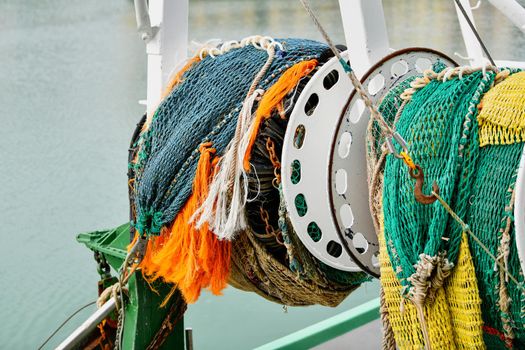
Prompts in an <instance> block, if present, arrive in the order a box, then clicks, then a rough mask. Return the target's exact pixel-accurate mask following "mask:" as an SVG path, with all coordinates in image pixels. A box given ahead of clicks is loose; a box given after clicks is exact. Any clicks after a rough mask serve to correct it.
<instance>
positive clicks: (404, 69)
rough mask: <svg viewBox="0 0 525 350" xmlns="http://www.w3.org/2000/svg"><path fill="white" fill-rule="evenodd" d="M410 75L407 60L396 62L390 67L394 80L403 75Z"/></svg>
mask: <svg viewBox="0 0 525 350" xmlns="http://www.w3.org/2000/svg"><path fill="white" fill-rule="evenodd" d="M407 73H408V63H407V61H405V60H399V61H397V62H394V64H393V65H392V67H390V74H392V76H393V77H394V78H398V77H402V76H403V75H405V74H407Z"/></svg>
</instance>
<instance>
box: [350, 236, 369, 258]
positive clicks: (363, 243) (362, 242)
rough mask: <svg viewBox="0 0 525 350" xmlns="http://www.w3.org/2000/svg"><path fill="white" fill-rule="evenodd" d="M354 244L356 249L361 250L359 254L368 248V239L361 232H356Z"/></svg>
mask: <svg viewBox="0 0 525 350" xmlns="http://www.w3.org/2000/svg"><path fill="white" fill-rule="evenodd" d="M352 244H353V245H354V247H355V249H356V250H357V251H358V252H359V254H364V253H366V251H367V250H368V241H367V240H366V238H365V236H363V234H362V233H361V232H357V233H356V234H354V238H353V239H352Z"/></svg>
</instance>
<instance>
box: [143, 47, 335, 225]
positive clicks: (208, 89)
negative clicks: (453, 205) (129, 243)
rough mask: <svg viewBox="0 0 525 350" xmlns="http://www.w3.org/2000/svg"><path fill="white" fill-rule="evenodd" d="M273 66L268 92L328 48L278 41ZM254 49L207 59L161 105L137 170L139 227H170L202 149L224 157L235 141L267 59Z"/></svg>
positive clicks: (266, 78)
mask: <svg viewBox="0 0 525 350" xmlns="http://www.w3.org/2000/svg"><path fill="white" fill-rule="evenodd" d="M278 41H279V42H280V43H281V44H282V45H283V47H284V51H277V52H276V57H275V59H274V60H273V63H272V65H271V67H270V69H269V70H268V72H267V73H266V75H265V76H264V78H263V79H262V80H261V83H260V84H259V86H258V88H262V89H267V88H268V87H270V86H271V85H272V84H273V83H275V82H276V81H277V79H278V78H279V77H280V76H281V74H282V73H283V72H284V71H286V69H288V68H289V67H291V66H293V65H294V64H296V63H298V62H301V61H305V60H310V59H314V58H319V57H320V56H321V55H322V54H323V52H326V49H327V46H326V45H325V44H322V43H319V42H316V41H311V40H303V39H282V40H278ZM267 57H268V56H267V53H266V51H264V50H259V49H256V48H254V47H253V46H247V47H245V48H241V49H234V50H232V51H230V52H228V53H225V54H223V55H221V56H217V57H215V58H212V57H206V58H205V59H204V60H202V61H201V62H199V63H197V64H196V65H195V66H194V67H193V68H191V69H190V70H189V71H188V72H186V73H185V75H184V81H183V82H182V83H181V84H179V85H178V86H177V87H175V89H174V90H173V91H172V92H171V93H170V95H169V96H168V97H167V98H166V99H165V100H164V101H162V103H161V104H160V106H159V107H158V109H157V111H156V112H155V115H154V118H153V122H152V125H151V127H150V128H149V130H148V131H147V132H145V133H144V134H143V135H141V139H140V140H139V142H142V143H143V146H142V150H141V152H139V161H138V163H137V164H135V165H133V166H134V167H136V174H137V176H136V182H135V198H134V200H135V203H136V213H137V215H136V217H137V222H136V227H137V229H138V230H139V232H141V233H148V234H157V233H159V231H160V228H161V227H162V226H164V225H166V224H168V223H170V222H171V221H172V220H173V219H174V218H175V216H176V215H177V213H178V212H179V210H180V209H181V207H182V206H183V204H184V203H185V202H186V200H187V199H188V197H189V195H190V194H191V188H192V182H193V177H194V175H195V171H196V167H197V162H198V158H199V151H198V147H199V145H200V144H201V143H203V142H207V141H211V142H212V143H213V147H215V148H216V149H217V152H218V154H219V155H220V154H222V153H223V152H224V150H225V148H226V146H227V145H228V143H229V142H230V140H231V138H232V137H233V134H234V131H235V126H236V122H237V117H238V114H239V112H240V110H241V106H242V102H243V100H244V98H245V95H246V93H247V91H248V89H249V87H250V85H251V83H252V81H253V79H254V77H255V75H256V74H257V73H258V72H259V70H260V69H261V68H262V66H263V65H264V63H265V62H266V60H267Z"/></svg>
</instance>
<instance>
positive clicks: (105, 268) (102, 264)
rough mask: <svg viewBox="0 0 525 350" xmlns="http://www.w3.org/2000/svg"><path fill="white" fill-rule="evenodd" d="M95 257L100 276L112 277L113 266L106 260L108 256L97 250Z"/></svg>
mask: <svg viewBox="0 0 525 350" xmlns="http://www.w3.org/2000/svg"><path fill="white" fill-rule="evenodd" d="M94 257H95V261H96V262H97V272H98V274H99V275H100V278H101V279H102V280H104V279H107V278H111V267H110V266H109V264H108V262H107V261H106V257H105V256H104V254H101V253H100V252H98V251H95V254H94Z"/></svg>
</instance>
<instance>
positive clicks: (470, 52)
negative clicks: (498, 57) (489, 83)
mask: <svg viewBox="0 0 525 350" xmlns="http://www.w3.org/2000/svg"><path fill="white" fill-rule="evenodd" d="M460 2H461V5H462V6H463V8H464V9H465V12H466V13H467V15H468V17H469V18H470V21H471V22H472V24H474V26H476V23H475V22H474V16H473V15H472V7H471V6H470V1H469V0H460ZM454 6H455V7H456V13H457V16H458V20H459V26H460V28H461V34H462V35H463V42H464V43H465V48H466V49H467V56H468V58H469V60H470V65H472V66H481V65H484V64H486V63H487V61H486V59H485V58H484V56H483V49H482V48H481V45H480V44H479V42H478V39H477V38H476V36H475V35H474V33H473V32H472V29H471V28H470V26H469V24H468V22H467V20H466V19H465V17H464V16H463V13H462V12H461V10H460V8H459V7H458V5H456V4H455V3H454Z"/></svg>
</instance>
